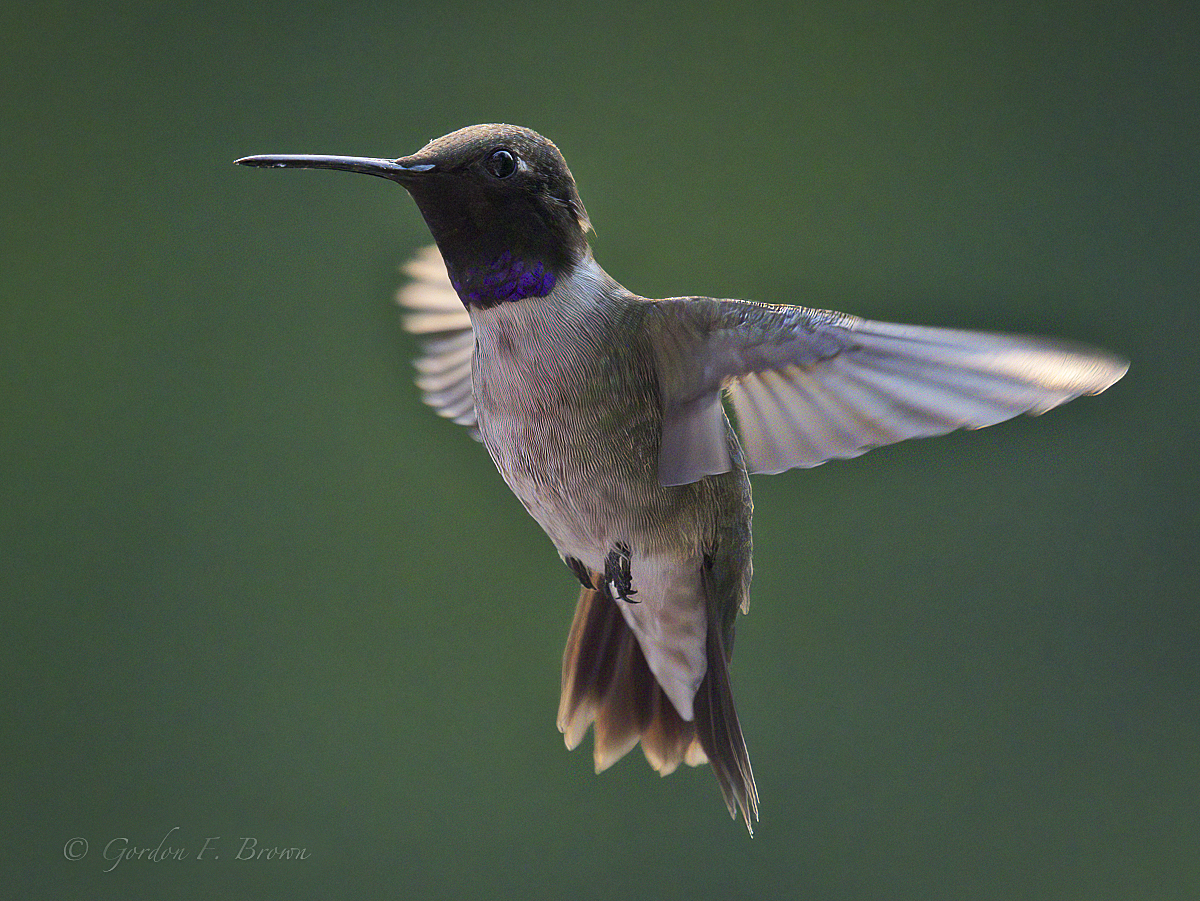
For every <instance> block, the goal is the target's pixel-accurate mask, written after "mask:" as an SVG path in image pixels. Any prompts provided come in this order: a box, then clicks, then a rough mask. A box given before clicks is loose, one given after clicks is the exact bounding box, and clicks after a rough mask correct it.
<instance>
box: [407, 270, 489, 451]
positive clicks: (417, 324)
mask: <svg viewBox="0 0 1200 901" xmlns="http://www.w3.org/2000/svg"><path fill="white" fill-rule="evenodd" d="M402 271H403V272H404V273H405V274H406V275H407V276H408V277H409V281H407V282H405V283H404V284H403V285H402V286H401V287H400V290H399V291H397V292H396V302H397V303H398V304H400V306H402V307H403V308H404V309H405V311H406V312H405V315H404V320H403V321H404V328H405V329H406V330H408V331H409V332H412V333H413V334H414V335H420V336H421V355H420V356H419V357H417V359H416V360H414V361H413V365H414V366H415V367H416V369H417V377H416V383H417V387H418V388H420V389H421V395H422V399H423V400H424V401H425V403H427V404H429V406H431V407H432V408H433V409H434V411H435V412H437V414H438V415H439V416H444V417H445V418H447V419H450V420H452V421H453V422H456V423H458V424H459V425H465V426H468V427H470V428H471V433H472V435H476V436H477V431H476V428H475V427H476V426H477V424H478V420H477V419H476V415H475V395H474V389H473V388H472V384H471V367H472V364H473V361H474V357H475V333H474V332H473V331H472V330H471V317H470V315H469V314H468V313H467V311H466V308H465V307H464V306H463V305H462V301H460V300H459V299H458V294H457V293H456V292H455V290H454V288H453V287H452V286H451V284H450V277H449V276H448V275H447V274H446V266H445V264H444V263H443V262H442V257H441V254H439V253H438V249H437V248H436V247H426V248H424V249H422V250H420V251H418V253H417V254H416V256H414V257H413V258H412V259H411V260H409V262H407V263H406V264H405V265H404V266H403V267H402Z"/></svg>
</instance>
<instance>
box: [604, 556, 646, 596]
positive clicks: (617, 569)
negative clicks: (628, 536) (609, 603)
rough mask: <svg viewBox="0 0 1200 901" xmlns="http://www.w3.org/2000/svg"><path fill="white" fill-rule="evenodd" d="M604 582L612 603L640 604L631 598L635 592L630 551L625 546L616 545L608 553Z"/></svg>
mask: <svg viewBox="0 0 1200 901" xmlns="http://www.w3.org/2000/svg"><path fill="white" fill-rule="evenodd" d="M604 581H605V582H606V583H607V584H608V591H609V594H611V595H612V598H613V600H614V601H624V602H625V603H627V604H640V603H641V601H635V600H634V599H633V596H634V595H635V594H637V591H636V590H635V589H634V587H633V575H632V574H631V573H630V550H629V545H627V544H618V545H617V546H616V547H614V548H613V549H612V550H611V551H609V552H608V557H607V558H606V559H605V561H604Z"/></svg>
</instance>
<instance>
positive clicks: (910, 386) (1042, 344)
mask: <svg viewBox="0 0 1200 901" xmlns="http://www.w3.org/2000/svg"><path fill="white" fill-rule="evenodd" d="M654 308H655V309H654V310H653V312H652V315H651V317H650V321H651V327H652V328H653V329H654V331H655V334H654V339H655V346H656V349H657V352H658V354H659V372H660V379H661V382H662V384H661V388H662V396H663V411H664V421H663V436H662V449H661V451H660V455H659V478H660V480H661V481H662V483H663V484H665V485H680V484H687V483H688V482H694V481H696V480H697V479H700V478H703V477H704V476H705V475H709V474H713V473H718V472H724V471H726V470H727V469H729V466H730V463H729V452H728V449H727V445H726V441H725V437H724V432H723V422H722V406H721V402H720V392H721V390H724V391H725V392H726V394H727V396H728V398H729V400H730V402H731V404H732V406H733V410H734V414H735V419H736V427H737V431H738V435H739V438H740V439H741V443H742V448H743V451H744V453H745V457H746V464H747V467H748V468H749V469H750V471H751V472H762V473H774V472H782V471H783V470H785V469H792V468H794V467H804V466H816V465H818V464H819V463H823V462H825V461H826V460H831V459H836V458H845V457H854V456H857V455H859V454H861V453H864V452H865V451H867V450H870V449H871V448H872V447H878V446H880V445H883V444H891V443H893V442H895V441H901V440H903V439H905V438H917V437H922V436H927V435H941V434H944V433H946V432H950V431H953V430H955V429H959V428H969V429H977V428H982V427H983V426H988V425H992V424H994V423H997V422H1002V421H1003V420H1005V419H1010V418H1011V417H1013V416H1016V415H1017V414H1019V413H1031V414H1039V413H1044V412H1045V411H1047V410H1049V409H1051V408H1053V407H1056V406H1058V405H1059V404H1061V403H1065V402H1066V401H1069V400H1071V399H1072V398H1076V397H1079V396H1080V395H1084V394H1099V393H1100V392H1101V391H1103V390H1104V389H1105V388H1107V387H1108V386H1109V385H1111V384H1113V383H1114V382H1116V381H1117V380H1118V379H1119V378H1121V376H1123V375H1124V374H1125V372H1126V370H1127V369H1128V368H1129V364H1128V363H1127V362H1126V361H1124V360H1121V359H1119V358H1117V357H1114V356H1112V355H1110V354H1106V353H1104V352H1102V351H1097V350H1093V349H1091V348H1088V347H1083V346H1080V345H1073V344H1067V343H1062V342H1058V341H1051V340H1047V339H1042V338H1027V337H1021V336H1016V335H1000V334H990V333H985V332H971V331H959V330H955V329H943V328H927V327H922V326H911V325H895V324H892V323H887V322H873V321H871V320H867V319H859V318H857V317H854V316H848V315H846V314H844V313H835V312H832V311H828V310H814V309H808V308H806V307H793V306H773V305H768V304H758V303H750V302H748V301H741V300H711V299H708V298H676V299H671V300H664V301H657V302H655V303H654Z"/></svg>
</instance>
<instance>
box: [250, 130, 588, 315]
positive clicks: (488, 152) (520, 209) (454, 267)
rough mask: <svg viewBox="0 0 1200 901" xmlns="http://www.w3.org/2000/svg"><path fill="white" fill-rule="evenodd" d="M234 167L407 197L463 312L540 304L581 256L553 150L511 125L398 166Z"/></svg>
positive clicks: (259, 162) (306, 162)
mask: <svg viewBox="0 0 1200 901" xmlns="http://www.w3.org/2000/svg"><path fill="white" fill-rule="evenodd" d="M238 162H239V163H241V164H242V165H247V166H266V167H298V168H311V169H345V170H348V171H351V172H362V173H365V174H367V175H377V176H379V177H381V178H387V179H390V180H391V181H395V182H398V183H399V184H400V185H402V186H403V187H404V188H405V189H407V190H408V192H409V193H410V194H411V195H412V197H413V200H415V201H416V203H417V207H418V208H419V209H420V211H421V215H422V216H423V217H424V219H425V222H426V223H427V224H428V226H429V230H430V231H431V232H432V233H433V238H434V240H435V241H436V242H437V245H438V249H439V250H440V251H441V253H442V258H443V259H444V260H445V262H446V268H447V270H448V271H449V273H450V280H451V282H452V283H453V284H454V287H455V290H457V291H458V295H459V297H460V298H461V299H462V301H463V303H464V304H466V305H467V306H474V307H479V308H487V307H492V306H495V305H497V304H500V303H505V302H507V301H515V300H521V299H523V298H526V297H544V296H545V295H547V294H549V293H550V292H551V291H552V290H553V289H554V285H555V283H556V282H557V281H558V280H559V279H560V278H561V277H562V276H563V275H564V274H565V273H568V272H570V271H571V269H572V268H574V266H575V265H576V264H577V263H578V262H579V261H580V260H582V259H583V258H584V257H586V256H587V253H588V243H587V232H588V231H589V230H590V229H591V223H590V222H589V221H588V217H587V212H586V211H585V210H584V208H583V201H581V200H580V199H579V191H578V190H577V189H576V187H575V179H574V178H572V177H571V170H570V169H568V168H567V163H566V161H565V160H564V159H563V157H562V154H561V153H559V151H558V148H557V147H555V146H554V144H553V143H552V142H551V141H549V140H548V139H546V138H544V137H542V136H541V135H539V134H538V133H537V132H534V131H530V130H529V129H527V128H519V127H517V126H514V125H472V126H469V127H467V128H462V129H459V130H458V131H455V132H451V133H450V134H448V135H446V136H444V137H441V138H437V139H436V140H433V141H430V142H429V143H428V144H426V145H425V146H424V147H422V148H421V149H420V150H418V151H417V152H416V153H414V154H411V155H410V156H404V157H400V158H399V159H396V160H380V159H370V158H363V157H340V156H291V155H288V156H252V157H246V158H245V159H241V160H238Z"/></svg>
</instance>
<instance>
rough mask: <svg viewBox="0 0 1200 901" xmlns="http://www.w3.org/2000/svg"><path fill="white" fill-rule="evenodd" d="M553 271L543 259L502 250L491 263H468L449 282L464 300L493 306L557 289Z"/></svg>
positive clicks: (484, 305)
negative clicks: (532, 259) (470, 264)
mask: <svg viewBox="0 0 1200 901" xmlns="http://www.w3.org/2000/svg"><path fill="white" fill-rule="evenodd" d="M554 281H555V279H554V273H553V272H551V271H550V270H549V269H547V268H546V267H545V266H544V265H542V262H541V261H540V260H537V261H530V260H523V259H520V258H516V257H514V256H513V255H512V254H511V253H509V252H508V251H505V252H504V253H502V254H501V255H500V256H499V257H498V258H497V259H496V260H495V262H493V263H492V264H491V265H489V266H469V267H467V268H466V269H464V270H463V271H462V272H460V273H458V274H457V275H456V276H455V275H452V276H451V277H450V284H452V285H453V286H454V290H455V291H457V292H458V296H459V297H460V298H462V301H463V303H467V304H471V305H474V306H482V307H490V306H495V305H496V304H498V303H505V302H506V301H510V300H523V299H524V298H526V297H545V296H546V295H547V294H549V293H550V292H551V291H553V290H554Z"/></svg>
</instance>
